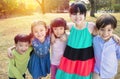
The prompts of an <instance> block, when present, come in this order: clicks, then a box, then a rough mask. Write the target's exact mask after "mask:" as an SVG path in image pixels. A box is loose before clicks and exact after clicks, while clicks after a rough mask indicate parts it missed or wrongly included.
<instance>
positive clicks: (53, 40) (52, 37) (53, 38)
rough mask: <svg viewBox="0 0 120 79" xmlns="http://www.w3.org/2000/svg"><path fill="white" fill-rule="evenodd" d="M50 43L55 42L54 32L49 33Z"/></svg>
mask: <svg viewBox="0 0 120 79" xmlns="http://www.w3.org/2000/svg"><path fill="white" fill-rule="evenodd" d="M50 42H51V44H53V43H54V42H55V36H54V34H53V33H52V34H51V40H50Z"/></svg>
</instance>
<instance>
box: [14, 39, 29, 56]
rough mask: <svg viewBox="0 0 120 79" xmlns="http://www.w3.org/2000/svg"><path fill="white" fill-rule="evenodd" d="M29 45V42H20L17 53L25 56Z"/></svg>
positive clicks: (17, 45)
mask: <svg viewBox="0 0 120 79" xmlns="http://www.w3.org/2000/svg"><path fill="white" fill-rule="evenodd" d="M29 45H30V44H29V42H20V41H18V43H17V44H16V51H17V52H18V53H19V54H23V53H25V52H26V51H27V50H28V48H29Z"/></svg>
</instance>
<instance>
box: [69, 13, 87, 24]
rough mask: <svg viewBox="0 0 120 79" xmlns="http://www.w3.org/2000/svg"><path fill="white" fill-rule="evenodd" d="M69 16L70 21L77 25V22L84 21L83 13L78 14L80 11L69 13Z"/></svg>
mask: <svg viewBox="0 0 120 79" xmlns="http://www.w3.org/2000/svg"><path fill="white" fill-rule="evenodd" d="M70 18H71V20H72V22H74V23H75V24H77V25H79V24H81V23H82V22H83V21H84V19H85V15H84V14H80V13H77V14H70Z"/></svg>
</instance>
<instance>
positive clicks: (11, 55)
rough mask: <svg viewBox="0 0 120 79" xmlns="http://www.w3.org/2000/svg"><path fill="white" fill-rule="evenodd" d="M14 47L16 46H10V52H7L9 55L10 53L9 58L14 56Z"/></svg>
mask: <svg viewBox="0 0 120 79" xmlns="http://www.w3.org/2000/svg"><path fill="white" fill-rule="evenodd" d="M14 48H15V46H13V47H10V48H8V53H7V55H8V57H9V58H14V56H13V54H12V49H14Z"/></svg>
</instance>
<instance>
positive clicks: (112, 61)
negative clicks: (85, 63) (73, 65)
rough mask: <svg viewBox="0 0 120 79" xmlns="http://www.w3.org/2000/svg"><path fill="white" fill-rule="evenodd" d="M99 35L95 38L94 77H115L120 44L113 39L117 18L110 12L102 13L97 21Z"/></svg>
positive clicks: (108, 78)
mask: <svg viewBox="0 0 120 79" xmlns="http://www.w3.org/2000/svg"><path fill="white" fill-rule="evenodd" d="M96 27H97V29H98V31H99V35H97V36H95V37H94V39H93V47H94V55H95V61H96V62H95V67H94V74H93V79H114V76H115V75H116V73H117V67H118V60H117V59H120V46H119V45H118V44H117V42H116V41H115V40H114V39H113V37H112V35H113V31H114V29H115V28H116V27H117V20H116V18H115V17H114V16H112V15H110V14H103V15H101V16H100V17H99V18H98V19H97V21H96Z"/></svg>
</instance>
